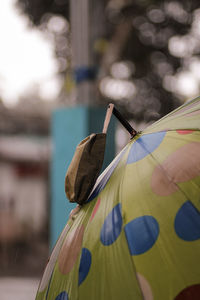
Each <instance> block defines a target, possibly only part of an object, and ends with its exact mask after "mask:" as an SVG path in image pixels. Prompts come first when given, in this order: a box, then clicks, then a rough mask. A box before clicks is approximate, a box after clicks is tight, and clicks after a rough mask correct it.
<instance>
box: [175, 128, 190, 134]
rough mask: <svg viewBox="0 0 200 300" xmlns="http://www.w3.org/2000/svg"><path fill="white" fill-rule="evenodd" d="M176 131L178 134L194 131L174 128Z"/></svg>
mask: <svg viewBox="0 0 200 300" xmlns="http://www.w3.org/2000/svg"><path fill="white" fill-rule="evenodd" d="M176 132H177V133H178V134H190V133H192V132H194V130H189V129H188V130H176Z"/></svg>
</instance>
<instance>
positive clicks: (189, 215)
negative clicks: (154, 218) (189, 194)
mask: <svg viewBox="0 0 200 300" xmlns="http://www.w3.org/2000/svg"><path fill="white" fill-rule="evenodd" d="M174 227H175V231H176V233H177V235H178V236H179V237H180V238H181V239H183V240H185V241H195V240H198V239H199V238H200V212H199V211H198V210H197V209H196V208H195V207H194V205H193V204H192V203H191V202H190V201H187V202H185V203H184V204H183V205H182V206H181V208H180V209H179V211H178V213H177V215H176V218H175V222H174Z"/></svg>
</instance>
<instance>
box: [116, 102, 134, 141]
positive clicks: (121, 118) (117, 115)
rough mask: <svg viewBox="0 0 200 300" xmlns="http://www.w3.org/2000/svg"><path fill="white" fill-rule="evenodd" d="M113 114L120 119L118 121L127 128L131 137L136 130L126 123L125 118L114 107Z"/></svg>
mask: <svg viewBox="0 0 200 300" xmlns="http://www.w3.org/2000/svg"><path fill="white" fill-rule="evenodd" d="M112 112H113V115H114V116H115V117H116V118H117V119H118V120H119V121H120V123H121V124H122V125H123V126H124V127H125V128H126V130H128V132H129V133H130V135H131V138H133V137H134V136H135V135H136V134H137V131H136V130H135V129H134V128H133V127H132V126H131V125H130V124H129V123H128V121H127V120H126V119H124V117H123V116H122V115H121V114H120V112H119V111H118V110H117V109H116V108H115V107H114V108H113V111H112Z"/></svg>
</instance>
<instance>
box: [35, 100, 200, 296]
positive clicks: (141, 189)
mask: <svg viewBox="0 0 200 300" xmlns="http://www.w3.org/2000/svg"><path fill="white" fill-rule="evenodd" d="M199 129H200V98H197V99H194V100H192V101H191V102H189V103H186V104H185V105H183V106H181V107H180V108H178V109H176V110H175V111H173V112H171V113H170V114H168V115H167V116H165V117H164V118H162V119H160V120H159V121H157V122H156V123H154V124H153V125H151V126H149V127H148V128H147V129H145V130H144V131H143V132H139V133H137V134H136V135H135V136H134V137H133V138H132V139H131V140H130V142H129V143H128V144H127V146H126V147H125V148H124V149H123V150H122V151H121V152H120V153H119V154H118V156H117V157H116V158H115V159H114V160H113V162H112V163H111V164H110V165H109V166H108V167H107V169H106V170H105V171H104V172H103V173H102V174H101V175H100V176H99V178H98V179H97V182H96V184H95V186H94V188H93V190H92V191H91V193H90V195H89V197H88V199H87V201H86V203H84V204H83V205H81V206H80V205H78V206H77V207H76V208H75V209H74V210H73V211H72V213H71V215H70V218H69V221H68V223H67V225H66V227H65V228H64V230H63V232H62V234H61V236H60V238H59V239H58V241H57V244H56V246H55V248H54V250H53V252H52V255H51V257H50V260H49V262H48V264H47V266H46V269H45V272H44V274H43V277H42V280H41V282H40V285H39V289H38V293H37V296H36V299H37V300H44V299H46V300H50V299H51V300H75V299H77V300H86V299H87V300H88V299H89V300H92V299H95V300H112V299H113V300H119V299H120V300H121V299H126V300H129V299H131V300H132V299H133V300H134V299H136V300H140V299H145V300H161V299H162V300H183V299H186V300H187V299H190V300H197V299H200V267H199V261H200V240H199V238H200V213H199V209H200V132H199Z"/></svg>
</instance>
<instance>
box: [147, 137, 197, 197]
mask: <svg viewBox="0 0 200 300" xmlns="http://www.w3.org/2000/svg"><path fill="white" fill-rule="evenodd" d="M199 175H200V143H198V142H191V143H189V144H186V145H184V146H182V147H181V148H179V149H178V150H176V151H175V152H174V153H172V154H171V155H169V156H168V157H167V158H166V160H165V161H164V162H163V163H162V164H161V165H158V166H157V167H156V168H155V169H154V171H153V174H152V178H151V187H152V190H153V192H154V193H155V194H158V195H160V196H168V195H171V194H172V193H174V192H175V191H176V190H177V186H176V184H177V183H181V182H186V181H189V180H191V179H193V178H195V177H197V176H199Z"/></svg>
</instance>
